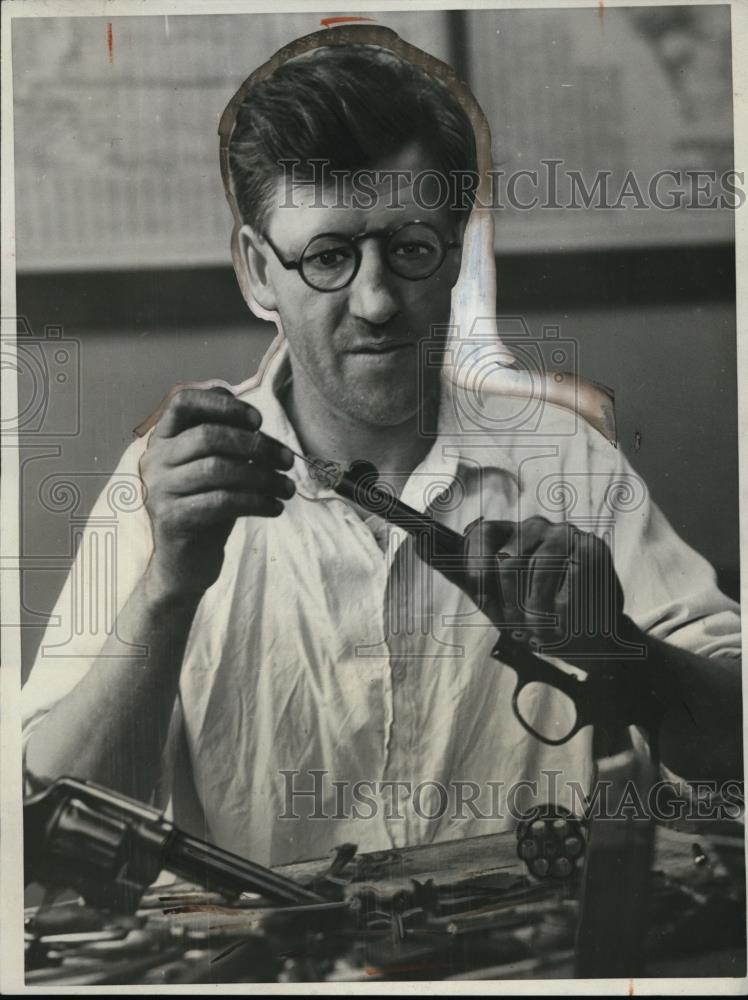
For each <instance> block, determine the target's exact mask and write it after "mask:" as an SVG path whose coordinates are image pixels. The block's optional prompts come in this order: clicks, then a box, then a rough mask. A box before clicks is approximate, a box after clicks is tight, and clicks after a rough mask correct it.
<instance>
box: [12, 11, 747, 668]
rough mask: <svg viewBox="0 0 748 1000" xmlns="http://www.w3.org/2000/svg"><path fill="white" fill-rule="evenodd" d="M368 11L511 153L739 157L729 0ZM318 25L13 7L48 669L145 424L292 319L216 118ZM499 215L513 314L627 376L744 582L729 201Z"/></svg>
mask: <svg viewBox="0 0 748 1000" xmlns="http://www.w3.org/2000/svg"><path fill="white" fill-rule="evenodd" d="M371 16H372V17H374V18H376V19H377V20H378V21H379V22H380V23H382V24H385V25H388V26H390V27H392V28H394V29H395V30H396V31H397V32H398V33H399V34H400V35H402V36H403V37H404V38H405V39H406V40H408V41H411V42H413V43H414V44H416V45H418V46H419V47H421V48H423V49H426V50H427V51H429V52H431V53H433V54H434V55H436V56H438V57H440V58H442V59H444V60H445V61H447V62H449V63H451V64H452V65H453V66H454V67H455V68H456V69H457V71H458V72H459V73H460V75H462V76H463V77H464V78H466V79H467V80H468V81H469V83H470V85H471V87H472V89H473V91H474V93H475V94H476V96H477V98H478V99H479V101H480V102H481V104H482V106H483V107H484V109H485V111H486V113H487V115H488V118H489V121H490V123H491V127H492V134H493V145H494V159H495V161H496V163H497V165H499V166H500V168H501V169H503V170H505V171H506V172H507V173H511V172H512V171H516V170H519V169H530V170H532V169H539V164H540V163H541V161H542V160H544V159H545V160H548V159H559V160H563V163H564V168H565V169H574V170H580V171H582V172H583V175H584V177H585V179H587V180H588V181H592V179H593V178H594V175H595V172H596V171H609V172H610V176H611V179H612V185H613V187H615V182H616V181H618V182H620V181H621V180H622V178H623V177H624V175H625V173H626V171H628V170H633V171H634V172H635V173H636V175H637V177H639V178H643V179H644V180H643V183H644V184H645V185H646V183H647V181H648V179H649V178H650V177H651V176H652V175H653V174H655V173H656V172H657V171H658V170H663V169H669V170H676V171H677V170H715V171H717V172H718V173H719V172H721V171H723V170H726V169H729V168H730V167H731V166H732V106H731V74H730V22H729V8H724V7H685V6H684V7H675V8H674V7H668V8H661V9H657V8H632V9H607V10H605V12H604V13H603V14H601V13H600V12H599V10H598V9H597V8H589V9H569V8H567V9H561V10H538V9H536V10H530V11H488V10H481V11H470V12H459V11H444V12H428V11H419V12H418V13H395V12H392V13H390V12H388V13H376V12H374V13H373V14H372V15H371ZM318 27H319V15H318V14H312V13H309V14H294V15H285V14H284V15H232V16H230V17H229V16H212V15H211V16H169V17H168V18H167V17H162V16H158V17H141V18H114V19H112V20H108V19H106V18H67V19H59V18H49V19H47V18H42V19H29V20H18V19H16V20H14V22H13V63H14V76H13V85H14V103H15V136H14V141H15V164H16V168H15V169H16V240H17V247H16V250H17V262H18V279H17V293H18V312H19V314H20V315H21V316H22V317H24V320H23V322H22V324H21V334H22V336H21V340H20V344H21V351H20V353H19V394H20V400H21V417H20V425H21V445H22V452H21V454H22V491H23V492H22V546H23V548H22V553H21V557H22V574H21V579H22V589H23V593H22V602H23V616H24V618H23V624H24V625H25V628H24V631H23V639H24V641H23V653H24V665H25V668H26V669H28V667H29V666H30V663H31V661H32V660H33V655H34V653H35V651H36V648H37V646H38V643H39V641H40V638H41V632H42V627H43V624H44V622H45V621H46V616H47V615H48V613H49V610H50V608H51V606H52V604H53V602H54V599H55V597H56V595H57V592H58V590H59V587H60V586H61V584H62V580H63V578H64V574H65V571H66V568H67V566H68V564H69V561H70V558H71V556H72V553H73V550H74V544H75V537H76V528H77V526H79V525H80V523H81V522H82V520H83V519H84V518H85V516H86V514H87V512H88V510H89V508H90V504H91V503H92V502H93V499H94V498H95V496H96V494H97V493H98V492H99V490H100V489H101V488H102V487H103V485H104V482H105V481H106V477H107V474H108V473H110V472H111V471H112V470H113V469H114V467H115V465H116V463H117V460H118V457H119V455H120V454H121V452H122V450H123V449H124V447H125V446H126V445H127V444H128V443H129V441H130V440H131V439H132V428H133V427H134V426H135V425H136V424H138V423H139V422H140V421H141V420H142V419H143V418H144V417H145V416H146V415H147V414H149V413H150V412H151V411H152V410H153V409H154V408H155V407H156V406H157V404H158V403H159V401H160V400H161V398H162V396H163V395H164V394H165V393H166V392H167V391H168V390H169V389H170V388H171V387H172V386H173V385H174V384H175V383H177V382H184V381H189V380H195V379H204V378H208V377H213V376H217V377H221V378H225V379H228V380H229V381H234V382H236V381H239V380H241V379H242V378H244V377H246V376H247V375H248V374H249V373H251V372H252V371H253V370H254V368H255V367H256V364H257V362H258V360H259V358H260V357H261V356H262V353H263V351H264V349H265V347H266V345H267V344H268V343H269V341H270V339H271V337H272V334H273V332H274V330H273V329H272V328H268V326H267V325H265V324H262V323H259V322H258V321H257V320H256V319H254V317H252V316H251V315H250V314H249V312H248V310H247V308H246V306H245V304H244V302H243V300H242V298H241V295H240V293H239V290H238V287H237V285H236V281H235V278H234V276H233V272H232V269H231V262H230V253H229V234H230V228H231V216H230V212H229V209H228V206H227V205H226V202H225V198H224V195H223V190H222V187H221V182H220V176H219V170H218V139H217V134H216V129H217V126H218V119H219V117H220V114H221V112H222V111H223V108H224V107H225V105H226V102H227V101H228V99H229V98H230V96H231V95H232V94H233V93H234V91H235V90H236V89H237V88H238V87H239V85H240V84H241V82H242V81H243V80H244V78H245V77H246V76H247V75H248V74H249V73H250V72H251V71H252V70H253V69H254V68H256V67H257V66H258V65H259V64H260V63H262V62H264V61H265V60H266V59H267V58H269V57H270V56H271V55H272V54H273V53H274V52H275V51H276V50H277V49H278V48H279V47H280V46H282V45H283V44H285V43H286V42H288V41H291V40H292V39H294V38H296V37H299V36H300V35H303V34H308V33H310V32H312V31H315V30H317V29H318ZM331 30H337V29H334V28H333V29H331ZM524 196H525V195H524V194H523V197H524ZM635 201H636V199H635V198H634V199H633V202H635ZM496 222H497V225H496V230H497V239H496V255H497V265H498V275H499V301H498V305H497V314H498V315H501V316H521V317H523V318H524V320H525V322H526V323H527V325H528V327H529V329H530V331H531V333H532V334H533V335H534V336H537V337H539V336H541V334H542V329H543V327H544V326H545V325H551V326H557V327H559V328H560V335H561V336H562V337H565V338H573V339H574V340H575V341H576V342H577V345H578V358H579V364H580V368H581V372H582V374H584V375H586V376H588V377H590V378H593V379H596V380H598V381H600V382H603V383H605V384H606V385H609V386H611V387H613V389H614V390H615V393H616V411H617V418H618V428H619V441H620V445H621V447H623V448H624V449H625V450H626V452H627V454H628V456H629V458H630V459H631V461H632V462H633V464H634V466H635V468H636V469H637V470H638V471H639V472H640V473H641V474H642V476H643V477H644V478H645V480H646V482H647V483H648V485H649V488H650V490H651V493H652V495H653V497H654V499H655V500H656V501H657V502H658V503H659V504H660V506H661V507H663V509H664V510H665V512H666V514H667V515H668V517H669V518H670V520H671V522H672V523H673V525H674V526H675V528H676V529H677V530H678V531H679V533H680V534H681V535H682V536H683V537H684V538H685V539H686V540H687V541H688V542H689V543H690V544H691V545H693V546H694V547H695V548H697V549H698V550H699V551H701V552H702V553H703V554H704V555H705V556H706V557H707V558H708V559H709V560H710V561H711V562H712V563H713V564H714V565H715V567H716V568H717V571H718V573H719V577H720V581H721V584H722V587H723V589H724V590H725V591H727V592H729V593H731V594H734V595H736V594H737V591H738V564H739V546H738V513H737V415H736V350H735V336H736V334H735V286H734V252H733V224H732V217H731V213H730V212H729V211H717V210H710V211H706V210H700V209H691V210H687V209H682V210H675V211H662V210H657V209H652V208H649V209H648V210H642V209H641V208H637V207H636V206H635V205H634V204H633V203H632V199H629V200H628V201H627V202H626V203H625V205H624V207H623V208H622V209H620V210H615V211H601V210H595V209H590V210H586V211H585V210H580V209H576V210H574V209H570V208H563V207H560V208H550V209H545V210H535V211H519V210H512V209H510V208H504V209H501V210H500V211H498V212H497V216H496ZM45 381H46V382H48V384H49V386H50V391H49V393H48V394H47V396H46V397H45V398H44V399H42V398H41V396H40V386H41V385H42V383H44V382H45ZM71 482H73V483H74V484H75V489H74V491H73V492H72V493H71V492H70V490H69V489H68V490H67V492H66V491H65V488H63V487H64V484H65V483H71ZM61 484H62V486H61Z"/></svg>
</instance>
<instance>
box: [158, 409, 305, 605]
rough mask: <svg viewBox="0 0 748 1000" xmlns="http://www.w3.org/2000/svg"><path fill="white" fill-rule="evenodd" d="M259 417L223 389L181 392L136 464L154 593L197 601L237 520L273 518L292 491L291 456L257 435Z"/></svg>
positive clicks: (214, 573)
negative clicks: (146, 522)
mask: <svg viewBox="0 0 748 1000" xmlns="http://www.w3.org/2000/svg"><path fill="white" fill-rule="evenodd" d="M261 423H262V416H261V415H260V413H259V412H258V411H257V410H256V409H255V408H254V407H253V406H251V405H250V404H249V403H244V402H242V401H241V400H239V399H237V398H236V397H235V396H233V395H232V394H231V393H230V392H229V391H228V390H227V389H183V390H181V391H180V392H177V393H176V394H175V395H174V396H173V397H172V399H171V400H170V401H169V403H168V405H167V407H166V409H165V410H164V412H163V414H162V415H161V418H160V419H159V421H158V423H157V424H156V427H155V428H154V430H153V433H152V435H151V439H150V441H149V443H148V448H147V449H146V451H145V453H144V454H143V456H142V458H141V460H140V475H141V478H142V480H143V484H144V486H145V490H146V497H145V506H146V509H147V511H148V514H149V517H150V519H151V526H152V532H153V542H154V551H153V555H152V557H151V561H150V564H149V567H148V571H147V573H148V577H149V580H150V581H151V582H153V583H154V584H155V586H156V587H157V588H158V590H159V592H160V593H161V594H162V595H170V596H175V597H185V598H189V597H195V598H199V597H200V596H202V594H203V593H204V592H205V590H207V588H208V587H210V586H211V584H213V583H215V581H216V579H217V578H218V574H219V573H220V571H221V566H222V564H223V554H224V546H225V544H226V541H227V539H228V537H229V534H230V532H231V529H232V528H233V526H234V522H235V521H236V519H237V517H246V516H253V517H277V516H278V515H279V514H281V513H282V512H283V503H282V502H281V501H282V500H288V499H290V498H291V497H292V496H293V494H294V491H295V486H294V484H293V482H292V480H290V479H289V478H288V477H287V476H284V475H282V473H281V472H280V471H279V470H285V471H288V470H289V469H290V468H291V467H292V466H293V462H294V457H293V454H292V453H291V452H290V451H289V450H288V448H286V447H284V446H283V445H282V444H280V443H279V442H278V441H275V440H274V439H273V438H270V437H267V436H266V435H264V434H261V433H258V430H259V427H260V424H261Z"/></svg>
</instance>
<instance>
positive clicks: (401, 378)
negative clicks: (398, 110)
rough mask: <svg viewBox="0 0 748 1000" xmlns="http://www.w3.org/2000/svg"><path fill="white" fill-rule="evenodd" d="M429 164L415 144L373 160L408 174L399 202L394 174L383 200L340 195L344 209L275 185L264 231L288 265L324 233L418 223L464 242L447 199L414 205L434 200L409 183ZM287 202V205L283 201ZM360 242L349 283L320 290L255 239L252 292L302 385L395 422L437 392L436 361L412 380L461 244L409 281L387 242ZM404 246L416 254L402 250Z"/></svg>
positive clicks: (379, 420)
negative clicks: (365, 203)
mask: <svg viewBox="0 0 748 1000" xmlns="http://www.w3.org/2000/svg"><path fill="white" fill-rule="evenodd" d="M430 167H431V163H430V162H429V161H427V160H426V159H425V157H424V156H423V155H421V153H420V152H419V150H418V149H417V148H415V147H414V148H411V149H409V150H406V151H405V152H403V153H402V154H400V155H399V156H397V157H396V158H394V159H392V160H391V161H387V162H386V163H381V164H376V165H374V166H373V167H372V170H380V171H398V170H407V171H409V172H410V173H409V175H408V178H407V179H403V180H401V181H400V182H399V183H398V184H397V185H396V190H397V198H396V199H393V198H392V196H391V191H392V185H393V181H392V179H391V177H389V178H386V179H385V180H384V181H383V183H382V184H381V185H378V192H379V195H380V197H378V198H377V201H376V204H375V205H374V207H372V208H369V207H367V208H356V207H352V206H351V204H350V200H349V199H339V200H340V201H344V205H343V206H342V207H341V206H340V205H335V201H336V199H335V196H334V192H325V195H326V197H325V198H324V206H321V205H320V200H321V199H320V198H319V192H315V190H314V188H313V187H312V186H311V185H307V186H305V185H298V186H296V187H295V188H294V189H293V197H292V198H291V199H289V198H287V192H286V190H285V185H284V183H283V181H279V188H278V202H277V203H276V205H275V206H274V208H273V209H272V210H271V212H270V213H269V215H268V220H267V223H266V226H265V230H264V232H265V233H266V234H267V235H268V236H269V238H270V240H271V241H272V242H273V244H274V245H275V247H276V248H277V250H278V252H279V254H280V256H281V257H283V259H284V260H286V261H291V260H298V259H299V258H300V257H301V255H302V252H303V251H304V249H305V247H306V246H307V244H308V243H309V241H310V240H311V239H312V237H314V236H317V235H319V234H322V233H337V234H341V235H346V236H349V237H352V236H357V235H359V234H362V233H368V232H373V231H382V230H384V231H390V230H392V229H395V228H396V227H398V226H401V225H402V224H403V223H405V222H413V221H415V220H419V221H422V222H426V223H428V224H429V225H431V226H432V227H433V228H434V229H435V230H436V231H437V232H438V233H439V234H440V236H441V237H442V239H443V241H444V243H445V244H448V243H450V242H460V243H461V241H462V226H461V225H460V222H459V220H458V217H457V216H456V215H455V213H454V212H452V211H451V210H450V209H449V206H448V205H443V206H439V207H436V208H433V209H426V208H424V207H422V204H419V203H418V201H419V200H420V201H421V202H423V201H424V200H425V201H427V202H429V201H432V202H433V201H435V200H436V198H435V197H434V192H433V191H432V190H430V189H428V188H426V187H423V188H422V189H421V191H420V192H418V191H416V192H414V190H413V185H412V182H411V179H410V178H412V177H414V176H416V175H417V174H418V172H419V171H423V170H426V169H427V168H430ZM418 194H420V199H419V198H418V197H417V195H418ZM315 199H316V201H317V204H316V205H315ZM284 200H285V204H286V205H287V206H289V207H283V204H284ZM442 200H447V199H442ZM393 202H394V204H395V205H400V206H401V207H399V208H398V207H393ZM256 235H257V234H256ZM357 243H358V247H359V249H360V253H361V263H360V267H359V270H358V272H357V273H356V275H355V277H354V278H353V280H352V282H351V283H350V284H348V285H347V287H345V288H342V289H340V290H338V291H332V292H330V291H327V292H324V291H318V290H316V289H314V288H310V287H309V286H308V285H307V284H305V282H304V281H303V280H302V278H301V275H300V274H299V272H298V271H295V270H286V269H285V268H284V267H283V265H282V264H281V263H280V261H279V260H278V257H277V256H276V254H275V253H274V252H273V250H272V249H271V248H270V247H269V246H268V244H267V243H264V241H259V242H258V245H259V246H260V247H261V248H262V257H263V260H264V268H263V270H264V273H263V282H262V288H261V289H260V290H259V291H258V294H257V298H258V301H260V303H261V304H262V305H265V306H266V307H267V308H270V309H274V310H276V311H277V312H278V314H279V316H280V319H281V323H282V326H283V332H284V333H285V335H286V338H287V340H288V344H289V349H290V352H291V358H292V364H293V369H294V373H295V374H296V373H299V372H303V378H302V380H301V381H302V384H303V383H304V382H306V384H307V385H309V386H311V387H312V390H313V391H315V393H316V395H317V397H318V400H320V401H322V403H323V404H324V405H326V406H329V407H330V408H331V409H334V410H336V411H337V412H339V413H341V414H344V415H345V416H346V417H348V418H351V419H353V420H355V421H357V422H360V423H364V424H367V425H370V426H382V427H385V426H388V427H393V426H396V425H398V424H400V423H402V422H404V421H406V420H408V419H409V418H412V417H413V415H414V414H415V413H416V411H417V410H418V408H419V406H420V405H422V404H423V403H424V401H425V400H424V397H425V396H427V397H429V398H430V399H431V400H433V399H435V398H436V394H437V393H438V387H439V377H440V376H439V365H438V364H434V361H433V358H432V359H431V363H430V365H429V367H428V368H427V369H425V370H424V371H423V372H422V374H421V377H420V378H419V359H420V352H419V347H418V342H419V340H421V339H423V338H425V337H430V336H431V335H432V333H431V331H432V327H433V326H434V325H441V326H443V325H445V324H447V323H448V321H449V315H450V298H451V291H452V286H453V285H454V284H455V282H456V280H457V276H458V274H459V270H460V249H459V248H456V249H450V250H447V252H446V255H445V258H444V260H443V262H442V264H441V266H440V267H439V268H438V270H437V271H436V272H435V273H434V274H433V275H431V276H430V277H427V278H424V279H421V280H415V281H414V280H408V279H407V278H404V277H401V276H399V275H397V274H395V273H393V272H392V271H391V270H390V269H389V267H388V265H387V262H386V259H385V240H384V239H375V238H371V239H366V238H364V239H362V240H359V241H357ZM402 252H403V253H405V254H407V253H409V252H417V250H415V251H414V250H411V249H409V248H407V247H406V248H404V249H403V251H402ZM419 397H420V398H419Z"/></svg>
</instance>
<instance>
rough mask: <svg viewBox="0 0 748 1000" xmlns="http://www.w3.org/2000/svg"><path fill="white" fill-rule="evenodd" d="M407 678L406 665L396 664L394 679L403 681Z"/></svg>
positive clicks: (393, 671) (393, 672)
mask: <svg viewBox="0 0 748 1000" xmlns="http://www.w3.org/2000/svg"><path fill="white" fill-rule="evenodd" d="M404 677H405V664H403V663H396V664H395V665H394V666H393V668H392V679H393V680H395V681H401V680H403V679H404Z"/></svg>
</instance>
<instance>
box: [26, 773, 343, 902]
mask: <svg viewBox="0 0 748 1000" xmlns="http://www.w3.org/2000/svg"><path fill="white" fill-rule="evenodd" d="M23 820H24V867H25V881H26V884H29V883H30V882H37V883H40V884H41V885H43V886H45V887H47V888H51V889H54V888H57V889H73V890H75V891H76V892H78V893H79V894H80V895H81V896H82V897H83V898H84V899H85V901H86V902H87V903H88V904H89V905H91V906H94V907H98V908H102V909H108V910H113V911H118V912H123V913H132V912H134V911H135V909H136V908H137V906H138V903H139V901H140V898H141V896H142V894H143V892H144V890H145V889H146V888H147V887H148V886H149V885H151V884H152V883H153V882H154V881H155V880H156V879H157V878H158V876H159V874H160V873H161V872H162V871H164V870H166V871H170V872H172V873H174V874H175V875H177V876H179V877H180V878H182V879H185V880H186V881H188V882H192V883H196V884H198V885H201V886H203V887H204V888H206V889H208V890H209V891H212V892H219V893H222V894H223V895H226V896H229V897H236V896H239V895H240V894H241V893H243V892H251V893H257V894H259V895H261V896H264V897H265V898H266V899H267V900H269V901H271V902H273V903H276V904H281V905H297V906H298V905H309V904H318V903H323V902H325V899H324V898H323V897H322V896H320V895H318V894H317V893H315V892H312V891H311V890H310V889H307V888H305V887H304V886H302V885H299V884H298V883H297V882H294V881H293V880H292V879H289V878H287V877H285V876H282V875H278V874H277V873H276V872H273V871H272V870H271V869H269V868H265V867H264V866H262V865H258V864H255V863H254V862H252V861H247V860H246V859H244V858H241V857H239V856H238V855H236V854H232V853H231V852H229V851H224V850H223V849H222V848H220V847H216V846H214V845H213V844H210V843H208V842H207V841H204V840H200V839H199V838H197V837H192V836H190V835H189V834H186V833H184V832H182V831H181V830H180V829H178V827H176V826H175V825H174V824H173V823H172V822H171V821H169V820H167V819H166V818H165V817H164V816H163V814H162V813H160V812H159V811H158V810H156V809H153V808H151V807H150V806H147V805H144V804H143V803H141V802H137V801H136V800H134V799H130V798H128V797H127V796H125V795H120V794H119V793H117V792H113V791H110V790H109V789H107V788H102V787H101V786H99V785H96V784H93V783H92V782H88V781H78V780H76V779H74V778H59V779H58V780H57V781H55V782H54V783H53V784H51V785H49V786H48V787H47V788H46V789H44V790H43V791H42V792H39V793H38V794H36V795H33V796H31V797H30V798H28V799H26V801H25V802H24V807H23Z"/></svg>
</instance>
